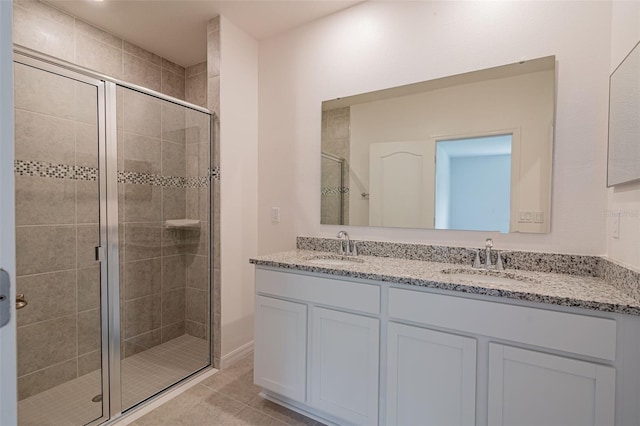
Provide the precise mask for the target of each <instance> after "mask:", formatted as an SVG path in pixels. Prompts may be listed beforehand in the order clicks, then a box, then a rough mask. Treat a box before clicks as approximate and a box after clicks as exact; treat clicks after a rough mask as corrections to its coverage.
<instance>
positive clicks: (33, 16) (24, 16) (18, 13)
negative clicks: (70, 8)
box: [13, 2, 75, 62]
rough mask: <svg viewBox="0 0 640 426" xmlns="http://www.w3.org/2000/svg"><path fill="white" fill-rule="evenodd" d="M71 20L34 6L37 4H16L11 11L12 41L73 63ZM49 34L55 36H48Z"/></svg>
mask: <svg viewBox="0 0 640 426" xmlns="http://www.w3.org/2000/svg"><path fill="white" fill-rule="evenodd" d="M27 5H29V6H28V7H25V6H27ZM41 6H42V7H41ZM56 12H57V13H56ZM73 21H74V19H73V18H72V17H70V16H69V15H65V14H63V13H60V12H58V11H56V10H55V9H53V8H50V7H47V6H44V5H42V4H40V5H37V2H30V3H26V2H21V3H16V7H14V8H13V42H14V43H16V44H19V45H21V46H25V47H28V48H30V49H34V50H37V51H39V52H43V53H46V54H48V55H51V56H55V57H57V58H60V59H64V60H65V61H69V62H73V60H74V55H73V53H74V51H73V47H74V39H75V37H74V29H73ZM52 34H55V37H51V35H52Z"/></svg>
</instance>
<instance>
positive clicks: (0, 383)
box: [0, 1, 17, 425]
mask: <svg viewBox="0 0 640 426" xmlns="http://www.w3.org/2000/svg"><path fill="white" fill-rule="evenodd" d="M11 6H12V3H11V2H10V1H0V268H2V269H4V270H5V271H7V272H8V274H9V277H10V283H11V287H12V288H11V294H10V295H9V301H12V300H14V298H15V282H16V277H15V264H16V257H15V213H14V212H15V198H14V197H15V193H14V184H13V159H14V153H13V77H12V69H13V53H12V51H13V43H12V41H11V17H12V14H11V13H12V12H11ZM15 314H16V310H15V304H13V303H10V321H9V323H8V324H6V325H5V326H4V327H2V328H0V425H13V424H16V423H17V389H16V380H17V372H16V321H15Z"/></svg>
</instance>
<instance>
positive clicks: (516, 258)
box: [296, 237, 603, 277]
mask: <svg viewBox="0 0 640 426" xmlns="http://www.w3.org/2000/svg"><path fill="white" fill-rule="evenodd" d="M296 247H297V248H298V249H300V250H313V251H328V252H334V251H337V250H338V248H339V242H338V240H337V239H336V238H320V237H298V238H297V241H296ZM477 250H478V248H475V247H469V248H468V247H447V246H433V245H427V244H410V243H395V242H386V241H358V253H359V254H361V255H364V256H379V257H392V258H398V259H410V260H423V261H427V262H443V263H455V264H461V265H470V264H471V263H473V260H474V258H475V254H476V251H477ZM498 251H500V250H498ZM504 253H505V254H504V256H503V261H504V264H505V266H506V267H507V268H510V269H516V270H526V271H535V272H551V273H558V274H570V275H581V276H587V277H602V263H603V259H602V258H600V257H598V256H584V255H569V254H558V253H537V252H525V251H511V250H505V251H504ZM495 256H497V254H496V255H495ZM480 258H481V260H482V262H484V250H480ZM495 261H496V258H495V257H494V258H493V262H495Z"/></svg>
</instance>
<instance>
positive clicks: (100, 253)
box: [96, 246, 104, 262]
mask: <svg viewBox="0 0 640 426" xmlns="http://www.w3.org/2000/svg"><path fill="white" fill-rule="evenodd" d="M96 260H97V261H98V262H102V261H103V260H104V247H102V246H99V247H96Z"/></svg>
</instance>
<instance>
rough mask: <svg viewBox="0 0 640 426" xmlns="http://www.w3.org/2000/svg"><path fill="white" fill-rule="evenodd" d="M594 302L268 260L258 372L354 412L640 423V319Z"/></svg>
mask: <svg viewBox="0 0 640 426" xmlns="http://www.w3.org/2000/svg"><path fill="white" fill-rule="evenodd" d="M589 313H590V312H589V311H586V310H575V309H571V308H558V307H555V308H553V307H550V308H549V309H546V308H541V307H540V305H539V304H538V305H532V304H528V305H527V304H523V303H518V302H515V303H514V302H511V303H505V302H503V301H501V300H500V299H498V298H487V297H484V298H483V297H473V296H472V297H469V296H468V295H463V294H460V295H458V294H457V293H453V292H446V293H445V292H434V291H430V290H428V289H421V288H417V287H411V286H403V285H400V284H393V283H386V282H378V281H366V280H354V279H337V278H335V277H333V276H331V275H322V274H314V273H295V272H293V273H292V272H283V271H280V270H279V269H266V268H257V269H256V338H255V383H256V384H257V385H259V386H262V387H263V388H264V389H265V392H264V396H266V397H267V398H269V399H270V400H272V401H275V402H277V403H279V404H282V405H285V406H288V407H289V408H292V409H294V410H297V411H300V412H302V413H303V414H306V415H311V416H315V417H316V418H319V419H324V420H325V421H328V422H330V423H332V424H340V425H352V424H361V425H377V424H381V425H421V426H423V425H424V426H429V425H433V426H440V425H465V426H467V425H476V424H477V425H489V426H500V425H504V426H507V425H508V426H512V425H523V426H526V425H531V426H539V425H545V426H560V425H561V426H567V425H581V426H583V425H594V426H596V425H598V426H600V425H614V424H620V425H626V424H640V423H638V422H637V420H638V419H640V408H638V409H637V410H636V408H635V407H639V405H638V402H640V391H639V390H638V383H639V382H640V373H638V371H637V365H638V364H637V362H638V361H639V360H640V346H638V345H637V344H634V343H633V342H634V341H639V340H638V339H636V337H638V338H640V330H639V328H640V327H639V325H640V323H639V322H638V321H637V318H636V317H629V316H627V317H622V316H620V315H617V314H616V315H614V314H602V313H601V314H596V315H589ZM618 335H620V336H627V337H626V338H625V339H624V343H621V342H622V340H621V342H618V340H617V336H618ZM634 339H635V340H634ZM616 398H619V400H618V401H616ZM634 404H635V405H634ZM620 407H624V409H622V408H620ZM616 409H617V410H618V412H617V411H616ZM634 410H636V411H634ZM620 419H622V420H620ZM616 421H617V422H618V423H616Z"/></svg>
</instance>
